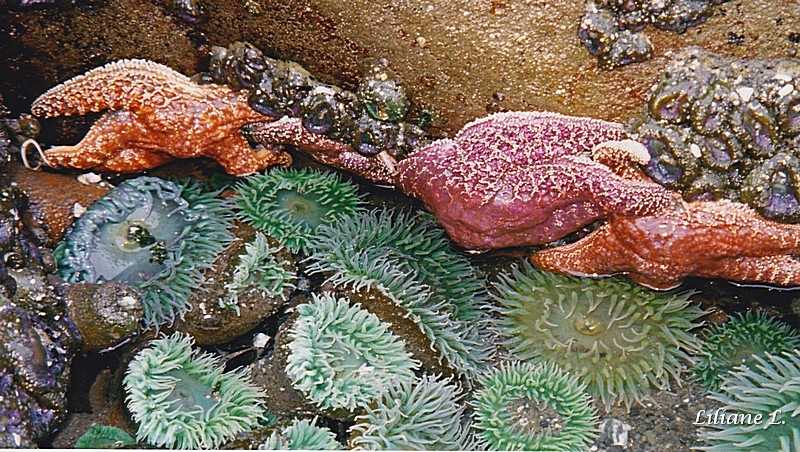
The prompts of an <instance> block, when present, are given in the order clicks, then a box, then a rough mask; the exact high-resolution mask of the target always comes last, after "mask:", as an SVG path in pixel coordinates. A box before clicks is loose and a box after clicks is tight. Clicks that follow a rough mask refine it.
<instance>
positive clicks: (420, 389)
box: [350, 375, 475, 450]
mask: <svg viewBox="0 0 800 452" xmlns="http://www.w3.org/2000/svg"><path fill="white" fill-rule="evenodd" d="M461 398H462V391H461V389H460V388H458V387H457V386H456V385H454V384H451V383H450V382H449V381H448V380H446V379H437V378H436V377H434V376H431V375H428V376H425V377H422V378H421V379H415V380H407V381H403V382H402V383H400V384H399V385H395V386H392V387H390V388H388V389H387V390H386V391H385V392H384V393H383V394H382V395H381V397H380V398H379V399H378V400H377V402H376V403H374V404H372V405H370V406H369V407H367V411H366V414H364V415H362V416H358V417H356V424H355V425H354V426H353V427H351V428H350V432H351V440H350V443H351V445H352V446H353V447H354V448H356V449H367V450H474V449H475V442H474V440H473V437H472V435H471V433H470V431H469V425H468V424H466V423H465V420H464V419H463V416H464V410H465V408H466V405H465V404H464V403H461Z"/></svg>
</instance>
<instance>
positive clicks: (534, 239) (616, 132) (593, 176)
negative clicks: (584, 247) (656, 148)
mask: <svg viewBox="0 0 800 452" xmlns="http://www.w3.org/2000/svg"><path fill="white" fill-rule="evenodd" d="M623 136H624V131H623V129H622V126H621V125H619V124H615V123H611V122H606V121H601V120H596V119H590V118H577V117H570V116H564V115H560V114H556V113H549V112H510V113H499V114H495V115H491V116H488V117H486V118H483V119H479V120H477V121H474V122H472V123H470V124H467V125H466V126H465V127H464V128H463V129H462V130H461V131H460V132H459V133H458V134H457V135H456V137H455V138H454V139H452V140H449V139H446V140H439V141H436V142H434V143H432V144H431V145H429V146H427V147H424V148H422V149H419V150H417V151H414V152H413V153H411V154H410V155H409V156H408V157H407V158H406V159H404V160H401V161H400V162H399V163H398V176H397V183H398V185H399V187H400V188H401V189H402V190H403V191H404V192H406V193H407V194H409V195H411V196H414V197H417V198H419V199H421V200H422V201H423V202H424V203H425V206H426V207H427V208H428V209H429V210H430V211H431V212H432V213H433V214H434V215H436V217H437V218H438V219H439V221H440V222H441V223H442V225H443V226H444V228H445V230H446V231H447V233H448V234H449V235H450V237H451V238H452V239H453V240H454V241H456V242H457V243H459V244H460V245H461V246H463V247H465V248H468V249H489V248H502V247H509V246H523V245H537V244H543V243H547V242H551V241H553V240H555V239H558V238H561V237H563V236H565V235H567V234H569V233H571V232H574V231H576V230H578V229H580V228H581V227H583V226H585V225H586V224H589V223H591V222H592V221H595V220H598V219H601V218H607V217H608V216H611V215H623V216H638V215H646V214H649V213H652V212H655V211H658V210H661V209H664V208H666V207H668V206H670V205H672V204H674V202H675V200H674V198H673V196H672V194H671V193H670V192H669V191H667V190H666V189H664V188H662V187H661V186H659V185H657V184H655V183H653V182H651V181H648V180H646V179H644V178H642V177H638V176H637V175H636V172H633V173H631V172H629V171H626V170H624V168H625V165H624V164H618V163H617V162H618V161H619V160H631V159H633V158H634V157H635V156H634V155H631V154H629V153H628V151H627V150H626V148H625V146H624V145H610V146H601V147H599V148H600V149H601V150H602V151H603V152H600V153H599V156H601V157H602V161H603V162H604V163H608V166H607V165H606V164H603V163H600V162H598V161H595V160H592V159H591V158H590V156H589V155H588V152H587V151H590V150H592V149H593V148H595V147H596V146H598V145H600V144H601V143H605V142H608V141H612V140H619V139H621V138H623ZM612 168H613V169H612ZM618 172H619V173H621V174H617V173H618ZM631 174H634V177H632V176H631Z"/></svg>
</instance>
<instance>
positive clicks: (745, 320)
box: [694, 312, 800, 391]
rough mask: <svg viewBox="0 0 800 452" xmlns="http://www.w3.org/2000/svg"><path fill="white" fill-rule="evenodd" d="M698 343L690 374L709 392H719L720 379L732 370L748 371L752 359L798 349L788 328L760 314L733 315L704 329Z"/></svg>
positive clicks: (795, 337) (798, 343)
mask: <svg viewBox="0 0 800 452" xmlns="http://www.w3.org/2000/svg"><path fill="white" fill-rule="evenodd" d="M702 339H703V345H702V348H701V349H700V353H698V355H697V356H696V359H697V365H696V366H695V367H694V373H695V375H697V378H698V380H699V381H700V382H701V383H702V384H703V386H705V387H706V389H708V390H710V391H717V390H719V385H720V383H721V382H722V380H723V378H724V377H725V376H726V375H727V374H728V372H730V371H732V370H733V369H734V368H736V367H738V366H741V365H745V366H747V367H751V366H752V364H753V362H754V359H755V358H754V357H755V356H762V357H763V356H764V355H765V354H767V353H770V354H773V355H779V354H781V353H782V352H784V351H791V350H794V349H796V348H800V336H799V335H798V334H797V333H796V332H795V331H794V329H793V328H792V327H791V326H789V325H787V324H785V323H783V322H780V321H778V320H775V319H774V318H772V317H769V316H768V315H767V314H765V313H763V312H759V313H755V314H754V313H752V312H747V313H744V314H741V315H734V316H733V317H731V319H730V320H728V321H727V322H725V323H723V324H721V325H714V326H711V327H709V328H708V329H706V330H705V331H704V334H703V336H702Z"/></svg>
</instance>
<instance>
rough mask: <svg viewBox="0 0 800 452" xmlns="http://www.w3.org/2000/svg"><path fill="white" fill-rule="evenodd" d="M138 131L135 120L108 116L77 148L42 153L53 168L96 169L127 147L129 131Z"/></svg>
mask: <svg viewBox="0 0 800 452" xmlns="http://www.w3.org/2000/svg"><path fill="white" fill-rule="evenodd" d="M140 127H141V125H140V124H139V123H138V121H137V119H136V116H135V115H133V114H131V113H130V112H126V111H112V112H108V113H106V114H104V115H103V116H101V117H100V119H98V120H97V122H95V123H94V125H93V126H92V127H91V128H90V129H89V132H88V133H87V134H86V136H85V137H83V139H82V140H81V141H80V142H79V143H78V144H76V145H74V146H55V147H52V148H50V149H48V150H46V151H45V153H44V155H45V157H46V158H47V161H48V163H49V164H50V165H53V166H61V167H68V168H79V169H89V168H95V167H99V166H101V165H102V164H103V162H105V161H106V160H108V159H109V158H111V157H112V156H113V155H114V154H116V153H117V152H118V151H119V150H120V147H123V148H124V147H127V146H129V144H128V141H129V134H130V131H131V130H132V129H138V128H140ZM150 168H152V167H150Z"/></svg>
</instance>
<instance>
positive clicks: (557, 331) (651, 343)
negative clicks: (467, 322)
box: [494, 262, 705, 410]
mask: <svg viewBox="0 0 800 452" xmlns="http://www.w3.org/2000/svg"><path fill="white" fill-rule="evenodd" d="M496 289H497V290H496V294H495V295H494V297H495V298H496V299H497V301H498V302H499V307H498V309H499V311H500V318H499V319H498V327H499V329H500V334H501V335H502V336H503V337H504V338H505V340H504V343H505V345H506V347H507V348H508V350H509V351H510V352H511V353H512V354H513V355H514V356H515V357H516V358H517V359H520V360H523V361H528V362H534V363H537V362H542V361H550V362H553V363H555V364H557V365H558V366H559V367H560V368H561V369H562V370H564V371H565V372H568V373H570V374H573V375H576V376H578V377H579V378H580V379H581V380H582V381H584V382H585V383H586V385H587V388H588V391H589V393H590V394H591V395H592V396H594V397H596V398H598V399H599V400H600V401H602V403H603V405H605V408H606V410H609V409H610V408H611V405H612V404H613V403H615V402H616V401H621V402H622V403H624V404H625V406H626V407H627V408H630V406H631V404H632V403H633V402H638V403H642V402H643V399H644V398H646V397H647V396H648V395H649V394H650V392H651V388H656V389H667V388H669V378H670V377H672V378H674V379H675V381H677V382H679V383H680V382H681V374H682V373H683V372H685V371H686V367H685V365H686V363H691V362H692V360H691V358H690V357H689V354H690V353H696V352H697V351H698V350H699V347H700V342H699V340H698V339H697V338H696V337H695V336H694V335H693V334H691V333H690V331H691V330H692V329H694V328H696V327H698V326H699V325H700V324H699V323H696V320H697V319H698V318H699V317H701V316H702V315H704V314H705V312H704V311H703V310H701V309H699V308H697V307H695V306H693V305H691V304H690V302H689V296H690V295H691V293H675V292H655V291H651V290H647V289H643V288H642V287H640V286H638V285H637V284H635V283H632V282H630V281H627V280H624V279H617V278H602V279H583V278H577V277H570V276H562V275H556V274H553V273H547V272H540V271H538V270H536V269H534V268H533V266H531V265H530V264H529V263H528V262H524V263H523V267H522V269H519V268H515V269H514V271H513V274H512V275H511V276H508V275H502V276H501V278H500V281H499V282H498V283H496Z"/></svg>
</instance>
